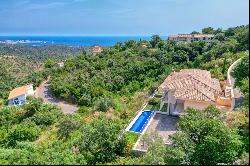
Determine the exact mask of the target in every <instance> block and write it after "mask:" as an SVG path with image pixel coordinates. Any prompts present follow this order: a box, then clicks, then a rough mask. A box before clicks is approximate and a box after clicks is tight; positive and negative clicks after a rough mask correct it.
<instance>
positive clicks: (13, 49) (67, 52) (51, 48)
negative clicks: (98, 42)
mask: <svg viewBox="0 0 250 166" xmlns="http://www.w3.org/2000/svg"><path fill="white" fill-rule="evenodd" d="M84 49H85V47H69V46H64V45H46V46H28V45H15V44H13V45H12V44H0V55H8V56H13V55H14V56H17V57H21V58H27V59H32V60H36V61H44V60H47V59H48V58H51V59H54V60H56V61H63V60H65V59H67V58H69V57H73V56H76V55H79V54H80V53H81V52H82V51H84Z"/></svg>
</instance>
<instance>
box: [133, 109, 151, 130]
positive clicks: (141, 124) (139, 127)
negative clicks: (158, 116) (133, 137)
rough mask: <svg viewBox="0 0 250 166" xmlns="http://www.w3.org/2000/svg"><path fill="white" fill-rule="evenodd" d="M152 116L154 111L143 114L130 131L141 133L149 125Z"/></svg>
mask: <svg viewBox="0 0 250 166" xmlns="http://www.w3.org/2000/svg"><path fill="white" fill-rule="evenodd" d="M152 114H153V112H152V111H143V112H141V115H140V116H139V117H138V118H137V120H136V121H135V122H134V124H133V125H132V127H131V128H130V129H129V131H133V132H137V133H141V132H142V131H143V129H144V127H145V126H146V125H147V123H148V121H149V119H150V117H151V115H152Z"/></svg>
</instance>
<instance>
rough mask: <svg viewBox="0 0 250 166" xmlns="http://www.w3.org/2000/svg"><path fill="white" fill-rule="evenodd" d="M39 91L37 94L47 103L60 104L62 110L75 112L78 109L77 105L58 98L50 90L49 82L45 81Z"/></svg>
mask: <svg viewBox="0 0 250 166" xmlns="http://www.w3.org/2000/svg"><path fill="white" fill-rule="evenodd" d="M37 93H38V94H37V95H38V96H39V97H41V98H42V99H43V100H44V102H45V103H49V104H54V105H56V106H58V107H59V108H61V110H62V111H63V112H64V113H74V112H76V111H77V110H78V107H77V106H76V105H73V104H69V103H67V102H65V101H61V100H58V99H57V98H56V97H55V96H53V95H52V94H51V93H50V92H49V84H48V82H43V83H42V84H41V85H40V87H39V91H38V92H37Z"/></svg>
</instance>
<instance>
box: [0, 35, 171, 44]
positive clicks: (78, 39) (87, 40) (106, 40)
mask: <svg viewBox="0 0 250 166" xmlns="http://www.w3.org/2000/svg"><path fill="white" fill-rule="evenodd" d="M161 38H162V39H166V38H167V37H166V36H161ZM150 39H151V36H0V44H1V43H2V44H17V45H29V46H45V45H51V44H52V45H66V46H93V45H100V46H112V45H114V44H116V43H117V42H121V43H124V42H126V41H128V40H136V41H139V40H150Z"/></svg>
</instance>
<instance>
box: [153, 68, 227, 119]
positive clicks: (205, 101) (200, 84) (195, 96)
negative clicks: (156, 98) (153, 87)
mask: <svg viewBox="0 0 250 166" xmlns="http://www.w3.org/2000/svg"><path fill="white" fill-rule="evenodd" d="M158 91H159V92H160V93H162V94H163V97H162V99H161V105H160V110H161V109H162V108H163V106H164V105H165V104H166V105H167V107H164V108H165V109H166V111H167V114H168V115H179V114H181V113H182V112H183V111H184V110H185V109H186V108H188V107H191V108H195V109H205V108H207V107H208V106H210V105H216V99H217V97H218V96H221V95H222V90H221V87H220V82H219V80H217V79H214V78H212V77H211V73H210V72H209V71H206V70H200V69H184V70H181V71H180V72H175V71H173V72H172V73H171V74H170V75H169V76H168V77H167V78H166V79H165V80H164V82H163V83H162V84H161V85H160V86H159V88H158Z"/></svg>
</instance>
